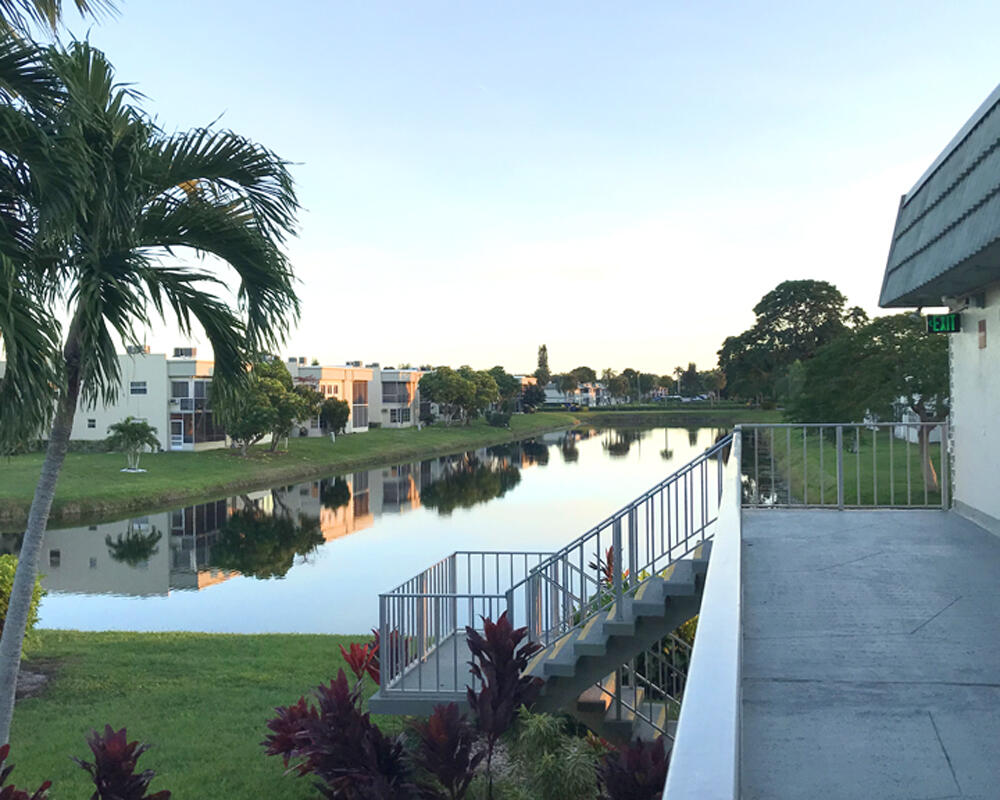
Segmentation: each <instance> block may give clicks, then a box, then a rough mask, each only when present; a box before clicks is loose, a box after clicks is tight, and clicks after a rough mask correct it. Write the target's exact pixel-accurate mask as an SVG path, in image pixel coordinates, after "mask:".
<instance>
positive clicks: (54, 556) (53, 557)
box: [49, 550, 62, 567]
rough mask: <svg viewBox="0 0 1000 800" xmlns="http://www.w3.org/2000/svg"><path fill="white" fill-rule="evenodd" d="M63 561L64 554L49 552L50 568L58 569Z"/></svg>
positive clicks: (55, 551) (54, 551) (56, 551)
mask: <svg viewBox="0 0 1000 800" xmlns="http://www.w3.org/2000/svg"><path fill="white" fill-rule="evenodd" d="M61 561H62V553H60V552H59V551H58V550H49V566H50V567H58V566H59V562H61Z"/></svg>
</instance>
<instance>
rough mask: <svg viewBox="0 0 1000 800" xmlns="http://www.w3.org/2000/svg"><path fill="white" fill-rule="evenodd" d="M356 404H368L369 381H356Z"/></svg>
mask: <svg viewBox="0 0 1000 800" xmlns="http://www.w3.org/2000/svg"><path fill="white" fill-rule="evenodd" d="M354 404H355V405H365V406H366V405H368V381H354Z"/></svg>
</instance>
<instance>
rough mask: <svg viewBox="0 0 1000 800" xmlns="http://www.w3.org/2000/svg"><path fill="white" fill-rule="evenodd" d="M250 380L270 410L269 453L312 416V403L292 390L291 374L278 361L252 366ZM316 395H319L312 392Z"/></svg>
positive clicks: (268, 361) (271, 360) (313, 412)
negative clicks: (294, 428) (251, 377)
mask: <svg viewBox="0 0 1000 800" xmlns="http://www.w3.org/2000/svg"><path fill="white" fill-rule="evenodd" d="M253 373H254V374H253V377H254V379H256V381H257V384H258V386H259V387H260V389H261V391H263V393H264V395H265V396H266V397H267V403H268V405H269V406H270V407H271V411H272V413H271V429H270V431H269V433H270V434H271V452H272V453H273V452H274V451H275V450H276V449H277V447H278V442H279V441H280V440H281V439H284V438H285V437H286V436H288V435H289V434H290V433H291V431H292V428H293V427H295V425H296V423H298V422H301V421H304V420H306V419H309V418H310V417H313V416H315V415H316V414H315V409H314V408H313V406H312V405H311V400H310V399H309V398H307V397H306V396H304V395H302V394H300V393H298V392H296V391H295V389H294V384H293V383H292V376H291V373H290V372H289V371H288V367H286V366H285V364H284V362H283V361H282V360H281V359H280V358H268V359H263V360H260V361H258V362H257V363H256V364H254V366H253ZM314 394H316V395H318V392H314Z"/></svg>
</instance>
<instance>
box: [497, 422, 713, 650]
mask: <svg viewBox="0 0 1000 800" xmlns="http://www.w3.org/2000/svg"><path fill="white" fill-rule="evenodd" d="M731 441H732V437H731V436H726V437H725V438H724V439H722V440H720V441H719V442H717V443H716V444H715V445H714V446H713V447H711V448H710V449H708V450H706V451H705V452H704V453H702V454H701V455H700V456H698V457H697V458H695V459H693V460H692V461H690V462H689V463H687V464H685V465H684V466H683V467H681V468H680V469H679V470H677V471H676V472H675V473H674V474H673V475H671V476H670V477H668V478H666V479H665V480H663V481H661V482H660V483H658V484H657V485H656V486H654V487H653V488H652V489H650V490H649V491H647V492H645V493H644V494H642V495H640V496H639V497H638V498H637V499H635V500H633V501H632V502H631V503H629V504H628V505H627V506H625V507H624V508H622V509H620V510H619V511H617V512H615V513H614V514H612V515H611V516H610V517H608V518H607V519H606V520H604V521H603V522H601V523H600V524H598V525H596V526H595V527H593V528H591V529H590V530H589V531H587V532H586V533H584V534H583V535H582V536H580V537H578V538H577V539H575V540H573V541H572V542H571V543H570V544H568V545H566V546H565V547H563V548H562V549H561V550H559V551H557V552H556V553H553V554H552V555H551V556H550V557H549V558H548V559H546V560H545V561H543V562H541V563H540V564H539V565H538V566H537V567H536V568H535V569H533V570H532V571H531V573H530V574H529V575H528V576H527V577H526V578H525V579H524V581H522V582H520V583H516V584H513V585H512V586H511V587H510V588H509V589H508V590H507V592H506V594H507V606H508V608H510V609H513V612H512V613H513V614H514V616H515V622H516V624H519V625H521V624H523V625H527V627H528V635H529V636H530V637H531V638H532V639H533V640H535V641H539V642H541V643H542V644H544V645H548V644H551V643H552V642H553V641H555V640H556V639H558V638H560V637H561V636H564V635H565V634H567V633H569V632H570V631H572V630H573V629H575V628H577V627H579V626H581V625H584V624H585V623H586V622H587V621H588V620H590V618H591V617H593V616H594V615H595V614H598V613H600V612H601V611H604V610H607V609H608V608H614V611H615V616H616V618H618V619H621V618H622V614H623V613H624V602H623V601H624V599H625V597H626V596H628V595H631V594H634V593H635V592H636V591H637V590H638V588H639V586H640V585H641V584H642V583H643V582H645V581H646V580H647V579H648V578H651V577H653V576H654V575H657V574H660V573H661V572H662V571H663V570H665V569H666V568H667V567H669V566H670V565H671V564H672V563H674V562H675V561H677V560H678V559H681V558H683V557H684V556H686V555H688V554H689V553H690V552H691V551H692V550H694V549H695V548H696V547H697V546H698V545H699V544H701V543H702V542H704V541H705V540H706V539H709V538H711V536H712V526H713V525H714V524H715V521H716V519H717V518H718V513H719V501H720V498H721V496H722V474H723V463H724V458H725V455H726V452H727V449H728V447H729V445H730V443H731ZM522 609H523V612H522ZM522 613H523V616H522V615H521V614H522Z"/></svg>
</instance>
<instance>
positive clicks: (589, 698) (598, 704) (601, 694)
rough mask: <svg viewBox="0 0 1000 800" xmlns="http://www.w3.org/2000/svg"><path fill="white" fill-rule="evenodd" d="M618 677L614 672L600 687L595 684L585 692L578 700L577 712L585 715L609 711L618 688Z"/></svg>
mask: <svg viewBox="0 0 1000 800" xmlns="http://www.w3.org/2000/svg"><path fill="white" fill-rule="evenodd" d="M617 677H618V675H617V673H615V672H612V673H611V674H610V675H608V676H607V677H606V678H605V679H604V680H602V681H601V684H600V685H598V684H596V683H595V684H594V685H593V686H591V687H590V688H589V689H587V690H586V691H584V692H583V693H582V694H581V695H580V696H579V697H578V698H576V710H577V711H579V712H581V713H584V714H591V713H594V712H600V713H601V714H603V713H604V712H605V711H607V710H608V705H609V704H610V703H611V695H612V694H614V692H615V687H616V686H617Z"/></svg>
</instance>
